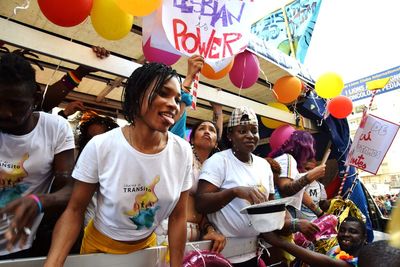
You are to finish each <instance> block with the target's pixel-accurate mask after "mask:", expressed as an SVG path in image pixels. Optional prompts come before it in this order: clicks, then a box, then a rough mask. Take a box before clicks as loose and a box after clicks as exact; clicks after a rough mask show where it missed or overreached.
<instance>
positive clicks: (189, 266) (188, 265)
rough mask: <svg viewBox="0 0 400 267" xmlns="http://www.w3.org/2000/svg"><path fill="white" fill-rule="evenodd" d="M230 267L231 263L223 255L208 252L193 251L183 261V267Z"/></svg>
mask: <svg viewBox="0 0 400 267" xmlns="http://www.w3.org/2000/svg"><path fill="white" fill-rule="evenodd" d="M203 266H213V267H229V266H232V265H231V264H230V262H229V261H228V260H227V259H225V258H224V257H223V256H222V255H221V254H219V253H215V252H211V251H208V250H203V251H192V252H190V253H189V254H188V255H186V256H185V258H184V259H183V263H182V267H203Z"/></svg>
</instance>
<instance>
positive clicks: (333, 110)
mask: <svg viewBox="0 0 400 267" xmlns="http://www.w3.org/2000/svg"><path fill="white" fill-rule="evenodd" d="M327 108H328V111H329V113H330V114H331V115H332V116H333V117H335V118H337V119H344V118H346V117H347V116H349V115H350V113H351V112H352V111H353V102H352V101H351V99H350V98H348V97H347V96H343V95H339V96H337V97H334V98H332V99H331V100H329V102H328V105H327Z"/></svg>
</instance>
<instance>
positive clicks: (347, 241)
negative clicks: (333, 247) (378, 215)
mask: <svg viewBox="0 0 400 267" xmlns="http://www.w3.org/2000/svg"><path fill="white" fill-rule="evenodd" d="M337 240H338V242H339V246H340V249H341V250H344V251H346V252H347V253H349V254H350V255H353V256H355V255H357V253H358V251H359V250H360V248H361V247H362V246H363V244H364V243H365V240H366V236H365V231H363V229H362V226H361V224H360V223H359V222H358V221H344V222H343V223H342V224H341V225H340V227H339V232H338V234H337Z"/></svg>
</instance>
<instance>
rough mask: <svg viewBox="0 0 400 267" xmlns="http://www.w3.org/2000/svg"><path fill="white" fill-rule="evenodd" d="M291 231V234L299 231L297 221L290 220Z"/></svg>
mask: <svg viewBox="0 0 400 267" xmlns="http://www.w3.org/2000/svg"><path fill="white" fill-rule="evenodd" d="M291 231H292V233H297V232H298V231H299V219H292V221H291Z"/></svg>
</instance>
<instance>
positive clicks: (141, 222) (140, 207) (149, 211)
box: [124, 175, 160, 230]
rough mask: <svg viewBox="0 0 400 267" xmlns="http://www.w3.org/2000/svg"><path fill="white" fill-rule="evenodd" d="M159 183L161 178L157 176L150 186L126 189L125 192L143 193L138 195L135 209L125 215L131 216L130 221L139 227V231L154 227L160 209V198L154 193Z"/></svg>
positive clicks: (134, 204)
mask: <svg viewBox="0 0 400 267" xmlns="http://www.w3.org/2000/svg"><path fill="white" fill-rule="evenodd" d="M159 181H160V176H159V175H157V176H156V177H154V179H153V181H152V182H151V183H150V185H136V186H135V187H134V188H128V189H129V190H127V188H124V192H139V191H141V192H142V193H139V194H137V195H136V197H135V202H134V203H133V209H132V210H130V211H127V212H126V213H125V214H127V215H128V216H130V217H129V219H130V220H131V221H132V222H133V223H134V224H135V225H136V226H137V229H138V230H140V229H142V228H144V227H146V228H150V227H152V226H153V223H154V217H155V215H156V212H157V210H158V209H159V208H160V206H156V204H157V202H158V197H157V195H156V194H155V192H154V188H155V186H156V184H157V183H158V182H159ZM137 189H139V190H137Z"/></svg>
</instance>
